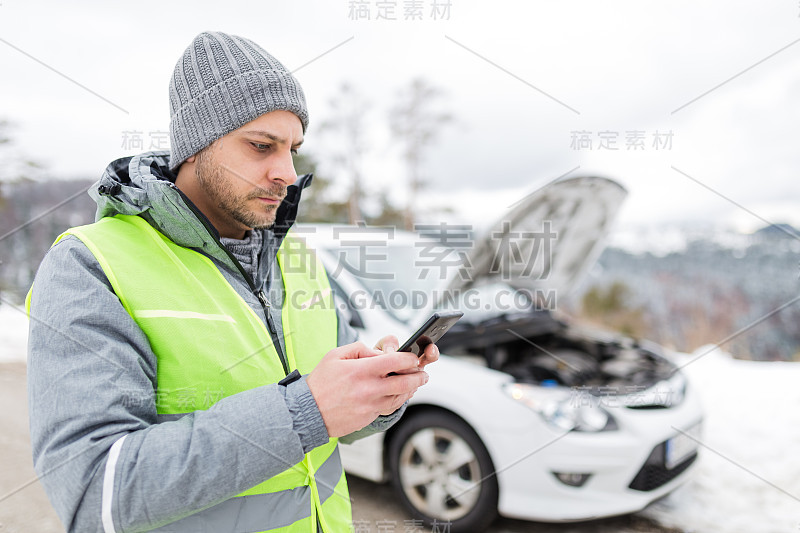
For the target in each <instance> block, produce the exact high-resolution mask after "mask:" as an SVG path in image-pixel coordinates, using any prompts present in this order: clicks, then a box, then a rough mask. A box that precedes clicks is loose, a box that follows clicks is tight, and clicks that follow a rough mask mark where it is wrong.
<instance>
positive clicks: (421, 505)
mask: <svg viewBox="0 0 800 533" xmlns="http://www.w3.org/2000/svg"><path fill="white" fill-rule="evenodd" d="M389 467H390V469H391V473H392V485H393V486H394V489H395V491H396V492H397V494H398V495H399V496H400V500H401V501H402V502H403V505H404V506H405V507H406V508H407V509H408V510H409V511H410V512H411V513H412V515H413V516H414V517H415V518H417V519H421V520H423V521H424V523H425V525H427V526H428V527H431V528H433V526H434V525H437V527H438V529H434V530H435V531H436V530H442V531H450V532H451V533H458V532H469V533H480V532H482V531H485V530H486V528H487V527H488V526H489V524H491V523H492V521H494V519H495V518H496V517H497V497H498V488H497V476H496V475H495V473H494V466H493V464H492V460H491V458H490V457H489V453H488V452H487V451H486V447H485V446H484V445H483V443H482V442H481V440H480V438H479V437H478V435H477V434H476V433H475V431H474V430H473V429H472V428H471V427H470V426H469V425H468V424H467V423H465V422H464V421H463V420H461V419H460V418H458V417H456V416H455V415H451V414H447V413H444V412H433V411H429V412H423V413H420V414H417V415H413V416H412V417H410V418H409V419H408V420H403V421H402V422H401V423H400V426H399V427H398V428H397V429H396V430H395V432H394V433H393V435H392V438H391V442H390V444H389ZM448 526H449V529H442V528H445V527H448Z"/></svg>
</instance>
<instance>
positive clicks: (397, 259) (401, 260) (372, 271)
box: [328, 245, 442, 322]
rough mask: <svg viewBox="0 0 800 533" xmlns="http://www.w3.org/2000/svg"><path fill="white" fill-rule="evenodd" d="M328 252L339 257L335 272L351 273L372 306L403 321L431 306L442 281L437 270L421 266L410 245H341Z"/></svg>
mask: <svg viewBox="0 0 800 533" xmlns="http://www.w3.org/2000/svg"><path fill="white" fill-rule="evenodd" d="M328 251H329V252H330V253H331V254H333V255H334V256H335V257H336V259H337V260H338V263H339V266H338V267H337V271H338V270H340V269H345V270H347V271H349V272H350V273H352V274H353V275H354V276H355V277H356V278H358V280H359V282H361V284H362V285H363V286H364V288H365V289H366V290H367V292H368V293H369V296H370V297H371V300H372V303H373V305H375V306H377V307H379V308H382V309H384V310H385V311H387V312H389V313H390V314H391V315H393V316H394V317H395V318H397V319H398V320H401V321H403V322H407V321H408V320H409V319H411V318H412V317H413V316H415V315H416V312H417V311H418V310H419V309H421V308H423V307H427V306H429V305H430V303H431V297H432V296H433V294H434V293H435V289H436V287H437V285H439V284H440V283H441V281H442V280H440V276H439V275H438V272H431V268H430V267H429V268H425V267H423V266H421V264H420V254H419V249H418V248H417V247H414V246H411V245H408V246H404V245H393V246H378V245H366V246H365V245H361V246H341V247H337V248H328ZM337 273H338V272H334V273H333V276H334V277H335V276H336V275H337Z"/></svg>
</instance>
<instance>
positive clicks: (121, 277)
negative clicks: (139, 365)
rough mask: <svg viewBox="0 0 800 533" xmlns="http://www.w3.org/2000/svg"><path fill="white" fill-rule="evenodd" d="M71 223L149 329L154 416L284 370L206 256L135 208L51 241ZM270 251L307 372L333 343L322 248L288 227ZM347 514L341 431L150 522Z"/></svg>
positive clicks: (322, 518)
mask: <svg viewBox="0 0 800 533" xmlns="http://www.w3.org/2000/svg"><path fill="white" fill-rule="evenodd" d="M66 235H75V236H76V237H78V238H79V239H80V240H81V241H82V242H83V243H84V244H85V245H86V246H87V247H88V248H89V250H90V251H91V252H92V254H94V256H95V258H96V259H97V261H98V262H99V263H100V266H101V267H102V268H103V272H104V273H105V275H106V277H107V278H108V280H109V282H110V283H111V286H112V287H113V289H114V292H115V293H116V295H117V296H118V297H119V299H120V302H122V305H123V306H124V307H125V309H126V310H127V311H128V313H129V314H130V316H131V317H132V318H133V320H135V321H136V323H137V324H138V325H139V327H141V328H142V330H143V331H144V333H145V334H146V335H147V338H148V340H149V341H150V346H151V347H152V349H153V352H154V353H155V355H156V357H157V360H158V368H157V375H158V389H157V393H156V410H157V412H158V415H159V421H163V420H174V419H176V418H179V415H182V414H185V413H188V412H192V411H196V410H203V409H207V408H209V407H211V405H212V404H213V403H216V402H217V401H219V400H220V399H222V398H224V397H227V396H230V395H232V394H236V393H238V392H242V391H246V390H249V389H252V388H255V387H259V386H261V385H264V384H267V383H276V382H278V381H280V380H281V379H283V377H285V375H286V373H285V370H284V368H283V364H282V363H281V360H280V357H279V355H278V353H277V351H276V350H275V347H274V346H273V344H272V339H271V337H270V334H269V332H268V331H267V329H266V327H265V326H264V323H263V322H262V321H261V319H260V318H259V317H258V316H257V315H256V313H255V312H254V311H253V310H252V308H251V307H250V306H249V305H248V304H247V303H246V302H245V301H244V299H243V298H242V297H241V296H240V295H239V294H238V293H237V292H236V291H235V290H234V288H233V287H232V286H231V285H230V284H229V283H228V282H227V281H226V280H225V278H224V277H223V276H222V274H221V273H220V271H219V269H218V268H217V267H216V266H215V265H214V263H213V262H212V261H211V260H210V259H209V258H208V257H206V256H204V255H202V254H200V253H198V252H196V251H194V250H191V249H188V248H183V247H181V246H178V245H177V244H175V243H174V242H172V241H171V240H170V239H168V238H167V237H166V236H164V235H163V234H162V233H160V232H159V231H158V230H156V229H155V228H153V227H152V226H151V225H150V224H149V223H147V221H145V220H144V219H142V218H140V217H138V216H130V215H116V216H114V217H107V218H103V219H101V220H99V221H98V222H95V223H94V224H89V225H86V226H80V227H76V228H72V229H70V230H68V231H66V232H64V233H63V234H62V235H60V236H59V237H58V239H56V241H55V242H56V243H57V242H58V241H59V240H60V239H62V238H63V237H64V236H66ZM54 244H55V243H54ZM277 259H278V264H279V266H280V270H281V274H282V276H283V283H284V287H285V304H284V306H283V309H282V312H281V321H282V325H283V337H284V342H285V346H286V358H287V362H288V365H289V369H290V371H291V370H294V369H297V370H299V372H300V373H301V374H307V373H309V372H311V370H313V369H314V367H315V366H316V365H317V363H318V362H319V360H320V359H321V358H322V356H323V355H325V353H327V352H328V351H329V350H331V349H332V348H335V347H336V344H337V317H336V312H335V308H334V305H333V295H332V293H331V288H330V283H329V281H328V278H327V275H326V274H325V271H324V269H323V267H322V264H321V262H320V261H319V259H318V258H317V257H316V256H315V254H314V253H313V252H312V251H311V250H310V249H309V248H307V247H306V246H305V245H304V243H303V242H302V241H301V240H299V239H297V238H293V237H292V236H291V234H290V235H288V236H287V237H286V238H285V239H284V242H283V243H282V245H281V247H280V249H279V250H278V254H277ZM32 290H33V289H31V291H32ZM26 303H27V304H28V307H29V306H30V293H29V294H28V301H27V302H26ZM28 311H29V312H30V307H29V310H28ZM266 445H268V444H266ZM226 516H229V518H230V520H226V519H225V517H226ZM351 516H352V514H351V508H350V497H349V494H348V490H347V482H346V480H345V476H344V470H343V469H342V464H341V459H340V457H339V451H338V448H337V439H330V440H329V442H328V443H327V444H325V445H323V446H320V447H318V448H315V449H313V450H311V451H310V452H309V453H307V454H306V456H305V458H304V459H303V461H301V462H300V463H298V464H297V465H295V466H293V467H290V468H288V469H287V470H285V471H284V472H281V473H280V474H278V475H276V476H273V477H271V478H269V479H266V480H264V481H263V482H262V483H260V484H258V485H256V486H255V487H252V488H250V489H248V490H246V491H244V492H242V493H241V494H238V495H237V496H235V497H234V498H231V499H229V500H227V501H225V502H223V503H221V504H218V505H216V506H214V507H211V508H209V509H206V510H204V511H201V512H199V513H195V514H194V515H191V516H189V517H187V518H185V519H182V520H178V521H176V522H173V523H172V524H169V525H167V526H164V527H163V528H159V529H157V530H156V531H162V532H167V531H170V532H175V533H177V532H183V531H186V532H189V531H191V532H196V531H201V530H204V529H205V528H204V527H202V524H204V523H205V524H207V523H208V522H212V523H213V524H214V527H215V531H220V532H222V531H225V532H230V533H245V532H246V533H253V532H262V531H270V532H275V531H278V532H313V533H316V531H317V521H319V524H320V525H321V526H322V529H323V530H324V531H325V532H326V533H327V532H330V533H338V532H340V531H349V530H350V529H351V527H352V518H351ZM223 524H229V526H230V527H229V528H227V529H226V528H225V527H224V526H223Z"/></svg>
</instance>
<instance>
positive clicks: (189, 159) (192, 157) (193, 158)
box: [184, 154, 197, 163]
mask: <svg viewBox="0 0 800 533" xmlns="http://www.w3.org/2000/svg"><path fill="white" fill-rule="evenodd" d="M196 158H197V154H195V155H190V156H189V157H187V158H186V161H184V162H185V163H194V160H195V159H196Z"/></svg>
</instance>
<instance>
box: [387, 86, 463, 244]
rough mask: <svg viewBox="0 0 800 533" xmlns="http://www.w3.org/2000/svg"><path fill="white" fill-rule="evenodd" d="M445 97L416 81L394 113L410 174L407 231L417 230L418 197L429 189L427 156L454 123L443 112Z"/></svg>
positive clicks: (393, 123)
mask: <svg viewBox="0 0 800 533" xmlns="http://www.w3.org/2000/svg"><path fill="white" fill-rule="evenodd" d="M443 96H444V93H443V91H442V90H440V89H439V88H437V87H435V86H433V85H430V84H429V83H428V82H426V81H425V80H424V79H422V78H415V79H413V80H411V83H410V84H409V85H408V86H407V87H406V88H404V89H403V90H402V91H401V92H400V94H399V95H398V98H397V103H396V104H395V105H394V106H393V107H392V108H391V111H390V115H389V124H390V127H391V130H392V134H393V135H395V136H396V137H397V138H398V140H399V142H400V143H401V144H402V146H403V160H404V161H405V165H406V170H407V172H408V203H407V204H406V209H405V215H404V223H405V228H406V229H407V230H412V229H413V228H414V222H415V205H416V201H417V196H418V194H419V191H420V190H421V189H422V188H423V187H424V185H425V176H424V175H423V174H422V165H423V163H424V156H425V152H426V150H428V149H430V148H431V147H432V146H433V145H434V144H435V142H436V140H437V138H438V136H439V133H440V132H441V130H442V126H444V125H446V124H448V123H449V122H451V121H452V116H451V115H450V114H449V113H448V112H446V111H441V108H442V104H441V103H440V100H441V98H442V97H443Z"/></svg>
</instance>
